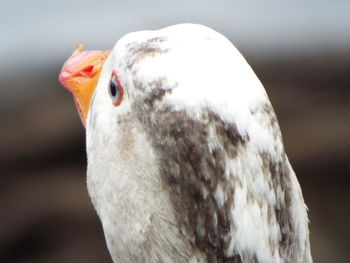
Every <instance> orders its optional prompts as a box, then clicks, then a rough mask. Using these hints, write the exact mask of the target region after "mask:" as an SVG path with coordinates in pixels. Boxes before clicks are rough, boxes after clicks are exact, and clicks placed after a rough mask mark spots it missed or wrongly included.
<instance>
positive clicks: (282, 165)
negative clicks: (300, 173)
mask: <svg viewBox="0 0 350 263" xmlns="http://www.w3.org/2000/svg"><path fill="white" fill-rule="evenodd" d="M261 156H262V161H263V169H264V170H265V171H268V172H269V173H270V175H271V180H270V181H271V182H272V185H271V186H270V187H271V188H272V189H273V191H274V193H275V196H276V205H275V206H274V207H272V206H269V207H268V218H269V220H272V218H274V219H275V220H276V222H277V223H278V225H279V228H280V232H281V238H280V241H279V244H278V250H279V254H280V255H282V256H283V255H284V256H285V255H288V257H286V258H293V255H292V250H293V244H296V239H297V237H296V231H295V229H293V224H292V220H293V216H292V215H293V213H292V211H291V191H292V190H291V189H290V187H291V181H290V170H289V168H288V167H287V166H286V160H285V158H286V157H285V156H284V158H283V160H281V161H276V160H274V159H273V158H272V157H271V155H270V154H268V153H262V154H261ZM276 245H277V244H270V246H271V247H274V246H276Z"/></svg>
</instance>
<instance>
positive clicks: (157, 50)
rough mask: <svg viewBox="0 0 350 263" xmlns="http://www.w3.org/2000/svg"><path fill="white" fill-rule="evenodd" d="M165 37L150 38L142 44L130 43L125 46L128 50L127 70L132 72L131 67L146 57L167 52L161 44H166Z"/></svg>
mask: <svg viewBox="0 0 350 263" xmlns="http://www.w3.org/2000/svg"><path fill="white" fill-rule="evenodd" d="M166 41H167V38H166V37H157V38H151V39H148V40H147V41H145V42H143V43H139V42H131V43H129V44H128V45H127V48H128V54H129V58H128V64H127V68H128V69H130V70H132V68H133V66H134V65H135V64H136V63H137V62H139V61H140V60H143V59H145V58H147V57H154V56H157V55H160V54H164V53H167V52H168V51H169V49H168V48H166V47H165V46H163V47H162V45H161V44H162V43H164V42H166Z"/></svg>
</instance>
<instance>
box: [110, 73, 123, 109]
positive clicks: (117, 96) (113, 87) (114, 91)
mask: <svg viewBox="0 0 350 263" xmlns="http://www.w3.org/2000/svg"><path fill="white" fill-rule="evenodd" d="M108 93H109V96H110V97H111V99H112V102H113V105H114V106H119V105H120V104H121V102H122V100H123V97H124V88H123V86H122V85H121V84H120V81H119V78H118V74H117V72H116V71H114V70H113V72H112V76H111V80H110V81H109V84H108Z"/></svg>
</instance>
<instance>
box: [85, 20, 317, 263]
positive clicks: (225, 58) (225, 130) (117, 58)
mask: <svg viewBox="0 0 350 263" xmlns="http://www.w3.org/2000/svg"><path fill="white" fill-rule="evenodd" d="M113 71H115V72H117V74H118V78H119V80H120V85H121V86H122V87H123V89H124V91H125V92H124V97H123V100H122V102H121V104H120V105H119V106H117V107H116V106H115V105H113V103H112V102H111V98H110V94H109V91H108V89H109V85H110V84H109V83H110V79H111V75H112V72H113ZM86 133H87V153H88V173H87V180H88V190H89V194H90V196H91V198H92V201H93V204H94V206H95V208H96V210H97V213H98V215H99V217H100V218H101V222H102V225H103V229H104V233H105V236H106V240H107V245H108V248H109V251H110V253H111V255H112V258H113V260H114V262H122V263H127V262H152V263H153V262H203V263H204V262H244V263H248V262H249V263H250V262H255V263H258V262H259V263H277V262H294V263H298V262H304V263H310V262H312V259H311V255H310V246H309V232H308V219H307V212H306V207H305V204H304V201H303V198H302V194H301V190H300V187H299V184H298V181H297V179H296V177H295V174H294V172H293V170H292V168H291V166H290V164H289V162H288V158H287V156H286V154H285V152H284V147H283V143H282V137H281V134H280V129H279V126H278V123H277V120H276V117H275V114H274V111H273V109H272V107H271V104H270V102H269V99H268V97H267V95H266V93H265V90H264V88H263V86H262V85H261V83H260V81H259V80H258V78H257V77H256V76H255V74H254V72H253V71H252V69H251V68H250V66H249V65H248V64H247V62H246V61H245V59H244V58H243V57H242V55H241V54H240V53H239V52H238V51H237V50H236V48H235V47H234V46H233V45H232V44H231V43H230V42H229V41H228V40H227V39H226V38H225V37H224V36H222V35H220V34H219V33H217V32H215V31H213V30H211V29H209V28H207V27H204V26H200V25H193V24H182V25H175V26H171V27H167V28H164V29H161V30H157V31H142V32H136V33H131V34H128V35H126V36H125V37H123V38H122V39H121V40H119V41H118V42H117V44H116V46H115V48H114V49H113V51H112V53H111V55H110V56H109V58H108V59H107V61H106V63H105V64H104V67H103V69H102V73H101V77H100V80H99V82H98V85H97V87H96V90H95V94H94V97H93V99H92V102H91V106H90V110H89V113H88V118H87V122H86Z"/></svg>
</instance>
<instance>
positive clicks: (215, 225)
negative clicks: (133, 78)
mask: <svg viewBox="0 0 350 263" xmlns="http://www.w3.org/2000/svg"><path fill="white" fill-rule="evenodd" d="M164 93H165V92H164V90H163V91H162V90H161V89H158V90H157V89H156V90H154V92H153V93H152V94H149V97H148V99H146V100H143V101H144V103H143V107H142V111H143V112H142V114H139V116H142V118H141V121H142V122H143V123H144V124H145V125H144V127H147V132H148V134H149V137H150V138H151V140H152V142H153V144H154V146H155V149H156V151H157V153H158V155H159V158H160V162H162V164H161V165H160V167H162V169H163V170H162V171H161V173H162V175H163V179H164V187H165V188H167V189H169V191H170V193H171V198H172V205H173V208H174V210H175V211H177V212H176V214H177V215H178V218H177V221H178V224H179V229H183V230H184V231H185V232H186V236H189V237H190V238H189V240H188V242H190V244H192V246H194V247H196V248H197V249H200V250H201V251H202V252H203V254H205V255H206V257H207V262H242V261H241V257H240V255H234V256H233V257H228V256H226V253H225V252H226V251H227V248H228V245H229V243H230V229H234V228H235V226H234V222H233V220H232V218H230V213H229V212H230V210H231V209H232V207H233V206H234V187H233V186H232V184H231V183H227V180H228V179H227V178H228V177H229V176H228V175H227V174H226V172H227V171H226V170H227V169H226V162H227V159H229V158H235V156H236V155H237V149H238V148H239V147H245V144H246V143H247V142H248V141H249V138H248V137H247V136H242V135H240V134H239V132H238V131H237V128H236V126H235V125H234V124H230V123H226V122H224V121H223V120H222V119H221V118H220V117H219V116H218V115H217V114H215V113H213V112H211V111H210V110H207V109H204V110H202V112H201V119H200V120H193V119H191V118H190V117H189V116H188V113H187V112H186V111H175V110H173V109H172V108H171V107H170V106H165V107H163V108H162V109H161V110H158V111H157V110H155V109H154V107H153V106H154V103H155V101H158V100H160V99H161V98H162V96H164ZM138 110H140V108H138ZM211 133H215V134H216V135H215V136H214V137H215V138H216V139H215V140H216V144H213V145H211V146H209V144H211V143H213V140H214V139H213V136H212V135H211ZM231 179H232V178H231ZM232 180H233V179H232ZM233 183H234V182H233ZM218 188H220V189H221V191H222V192H223V195H224V199H223V200H221V201H220V202H218V200H217V198H216V196H215V192H216V191H217V189H218ZM221 202H222V203H221Z"/></svg>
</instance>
